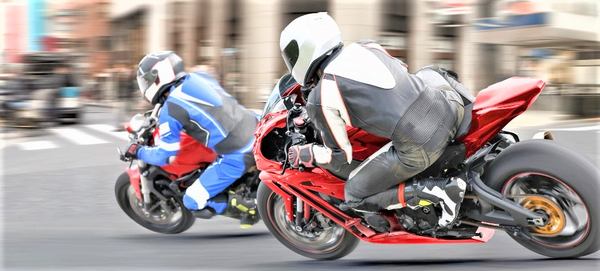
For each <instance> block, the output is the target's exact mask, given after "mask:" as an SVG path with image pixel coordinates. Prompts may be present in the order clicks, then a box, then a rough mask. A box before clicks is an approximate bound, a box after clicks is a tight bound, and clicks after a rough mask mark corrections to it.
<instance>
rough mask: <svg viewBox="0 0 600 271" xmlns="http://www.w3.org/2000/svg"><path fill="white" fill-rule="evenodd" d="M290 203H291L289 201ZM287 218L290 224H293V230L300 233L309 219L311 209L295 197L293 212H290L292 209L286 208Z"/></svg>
mask: <svg viewBox="0 0 600 271" xmlns="http://www.w3.org/2000/svg"><path fill="white" fill-rule="evenodd" d="M290 203H291V201H290ZM286 204H287V203H286ZM286 209H287V218H288V220H289V221H290V222H292V221H293V222H294V228H295V229H296V230H297V231H302V229H303V227H304V226H305V225H306V223H307V222H308V221H309V219H310V215H311V214H310V212H311V208H310V205H308V204H304V201H302V199H301V198H299V197H296V208H295V212H292V209H293V208H292V207H291V206H289V207H287V206H286Z"/></svg>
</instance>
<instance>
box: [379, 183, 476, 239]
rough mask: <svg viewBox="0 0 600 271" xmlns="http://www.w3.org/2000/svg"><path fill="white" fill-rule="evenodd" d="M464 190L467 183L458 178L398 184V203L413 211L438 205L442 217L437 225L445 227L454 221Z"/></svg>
mask: <svg viewBox="0 0 600 271" xmlns="http://www.w3.org/2000/svg"><path fill="white" fill-rule="evenodd" d="M466 188H467V183H466V182H465V181H464V180H463V179H462V178H460V177H452V178H429V179H422V180H414V181H412V182H411V183H407V184H400V187H399V190H403V191H398V197H399V203H400V204H402V205H406V206H408V207H410V208H413V209H415V208H418V207H420V206H426V205H430V204H438V203H439V204H440V206H441V207H442V216H441V217H440V218H439V220H438V225H439V226H441V227H447V226H449V225H452V223H454V221H455V220H456V217H457V215H458V211H459V210H460V205H461V203H462V201H463V198H464V196H465V190H466ZM403 201H404V202H405V203H404V202H403ZM388 208H389V207H388Z"/></svg>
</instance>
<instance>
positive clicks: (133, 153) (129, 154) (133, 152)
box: [121, 143, 141, 161]
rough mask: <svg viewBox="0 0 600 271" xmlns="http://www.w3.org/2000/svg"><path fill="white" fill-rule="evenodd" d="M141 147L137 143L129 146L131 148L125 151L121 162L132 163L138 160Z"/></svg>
mask: <svg viewBox="0 0 600 271" xmlns="http://www.w3.org/2000/svg"><path fill="white" fill-rule="evenodd" d="M140 147H141V146H140V145H139V144H137V143H133V144H131V145H129V148H127V151H125V153H124V154H123V155H121V160H123V161H131V160H133V159H136V158H137V152H138V150H139V149H140Z"/></svg>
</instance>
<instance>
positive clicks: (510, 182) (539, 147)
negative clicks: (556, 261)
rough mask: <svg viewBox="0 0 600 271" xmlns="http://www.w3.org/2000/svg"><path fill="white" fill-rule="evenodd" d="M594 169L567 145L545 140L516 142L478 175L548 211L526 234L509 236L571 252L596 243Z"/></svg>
mask: <svg viewBox="0 0 600 271" xmlns="http://www.w3.org/2000/svg"><path fill="white" fill-rule="evenodd" d="M599 176H600V174H599V172H598V170H597V169H596V167H595V166H594V165H593V164H592V163H590V162H589V161H587V160H586V159H584V158H582V157H581V156H580V155H578V154H576V153H574V152H573V151H571V150H569V149H566V148H564V147H561V146H559V145H557V144H556V143H554V142H551V141H548V140H530V141H525V142H521V143H517V144H515V145H513V146H510V147H508V148H507V149H506V150H504V151H502V152H501V153H500V154H499V155H498V157H497V158H496V159H494V161H493V162H492V163H491V164H490V165H489V166H488V167H487V168H486V171H485V173H484V176H483V180H484V181H485V182H486V183H487V184H488V185H489V186H490V187H491V188H493V189H495V190H497V191H499V192H501V193H502V194H503V195H504V196H506V197H508V198H512V199H513V200H515V202H517V203H519V204H520V205H522V206H524V207H526V208H528V209H530V210H532V211H536V212H543V213H545V214H546V215H548V217H549V219H548V221H549V222H548V223H547V224H546V226H544V227H530V228H529V229H527V230H528V231H529V233H530V234H531V237H530V238H525V237H522V236H513V235H511V237H512V238H513V239H514V240H515V241H517V242H518V243H519V244H521V245H522V246H524V247H526V248H528V249H530V250H531V251H533V252H536V253H538V254H542V255H544V256H548V257H552V258H576V257H582V256H585V255H588V254H591V253H594V252H596V251H598V249H599V245H600V217H599V216H600V213H599V211H600V210H599V209H598V208H599V206H600V200H599V198H598V194H599V183H600V180H599Z"/></svg>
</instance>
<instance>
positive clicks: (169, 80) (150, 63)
mask: <svg viewBox="0 0 600 271" xmlns="http://www.w3.org/2000/svg"><path fill="white" fill-rule="evenodd" d="M185 75H186V73H185V70H184V68H183V60H182V59H181V57H179V56H178V55H177V54H175V53H173V52H171V51H163V52H157V53H150V54H147V55H146V56H144V58H142V60H141V61H140V64H139V65H138V70H137V83H138V86H139V88H140V92H141V93H142V95H143V96H144V97H145V98H146V100H148V101H149V102H150V103H152V104H156V103H158V101H159V98H160V97H161V96H162V95H163V93H164V92H165V91H167V90H169V87H170V86H171V85H172V84H173V83H174V82H177V80H179V79H180V78H182V77H184V76H185Z"/></svg>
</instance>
